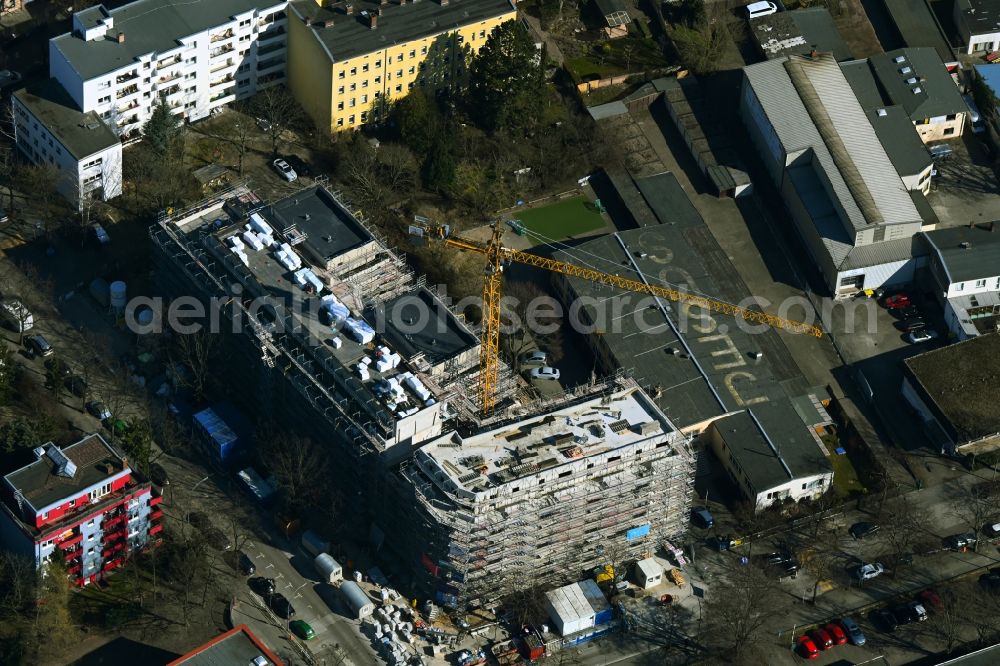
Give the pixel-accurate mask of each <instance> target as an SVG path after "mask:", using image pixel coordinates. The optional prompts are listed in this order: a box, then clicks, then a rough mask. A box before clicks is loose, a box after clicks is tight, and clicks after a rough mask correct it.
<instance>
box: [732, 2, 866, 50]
mask: <svg viewBox="0 0 1000 666" xmlns="http://www.w3.org/2000/svg"><path fill="white" fill-rule="evenodd" d="M750 29H751V30H753V36H754V39H755V40H756V42H757V46H758V47H759V48H760V51H761V53H763V54H764V57H765V58H767V59H768V60H772V59H774V58H780V57H782V56H788V55H808V54H810V53H812V52H813V51H817V52H819V53H832V54H833V57H834V58H836V60H837V61H838V62H842V61H844V60H850V59H851V57H852V56H851V51H850V49H849V48H848V46H847V43H846V42H844V38H843V37H841V36H840V33H839V32H838V31H837V26H836V25H835V24H834V22H833V17H832V16H830V12H828V11H827V10H826V8H825V7H809V8H807V9H796V10H795V11H790V12H776V13H774V14H768V15H767V16H760V17H758V18H755V19H754V20H752V21H750Z"/></svg>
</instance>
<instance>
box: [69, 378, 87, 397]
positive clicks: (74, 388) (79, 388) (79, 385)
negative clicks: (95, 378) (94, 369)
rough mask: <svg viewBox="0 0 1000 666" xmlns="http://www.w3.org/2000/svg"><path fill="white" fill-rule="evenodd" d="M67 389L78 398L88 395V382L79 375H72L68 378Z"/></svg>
mask: <svg viewBox="0 0 1000 666" xmlns="http://www.w3.org/2000/svg"><path fill="white" fill-rule="evenodd" d="M66 390H67V391H69V392H70V393H72V394H73V395H75V396H76V397H78V398H82V397H83V396H85V395H87V382H86V381H84V379H83V377H80V376H79V375H70V376H69V377H67V378H66Z"/></svg>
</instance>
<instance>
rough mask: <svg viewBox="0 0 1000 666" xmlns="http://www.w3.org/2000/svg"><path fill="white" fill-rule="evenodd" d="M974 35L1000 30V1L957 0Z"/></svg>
mask: <svg viewBox="0 0 1000 666" xmlns="http://www.w3.org/2000/svg"><path fill="white" fill-rule="evenodd" d="M956 2H957V4H958V6H959V9H960V11H961V12H962V14H963V15H964V18H965V22H966V24H968V26H969V30H970V31H971V32H972V34H973V35H982V34H988V33H991V32H997V31H998V30H1000V1H998V0H956Z"/></svg>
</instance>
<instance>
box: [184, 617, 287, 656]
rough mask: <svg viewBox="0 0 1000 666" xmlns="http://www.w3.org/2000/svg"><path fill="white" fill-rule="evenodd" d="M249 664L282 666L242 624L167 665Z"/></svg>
mask: <svg viewBox="0 0 1000 666" xmlns="http://www.w3.org/2000/svg"><path fill="white" fill-rule="evenodd" d="M223 664H234V665H235V664H249V665H252V666H285V662H283V661H281V659H279V658H278V657H277V656H276V655H275V654H274V653H273V652H272V651H271V650H270V649H269V648H268V647H267V646H266V645H264V642H263V641H262V640H260V638H258V637H257V635H256V634H254V633H253V632H252V631H250V628H249V627H248V626H247V625H245V624H240V625H237V626H235V627H233V628H232V629H230V630H229V631H227V632H225V633H223V634H219V635H218V636H216V637H215V638H213V639H212V640H210V641H208V642H207V643H205V644H204V645H199V646H198V647H196V648H195V649H193V650H191V651H190V652H188V653H187V654H183V655H181V656H180V657H178V658H177V659H174V660H173V661H171V662H170V663H168V664H167V666H222V665H223Z"/></svg>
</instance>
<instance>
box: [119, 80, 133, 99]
mask: <svg viewBox="0 0 1000 666" xmlns="http://www.w3.org/2000/svg"><path fill="white" fill-rule="evenodd" d="M138 92H139V86H138V85H137V84H134V83H133V84H132V85H130V86H129V87H127V88H122V89H121V90H119V91H118V92H116V93H115V97H117V98H118V99H122V98H124V97H128V96H129V95H135V94H136V93H138Z"/></svg>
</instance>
